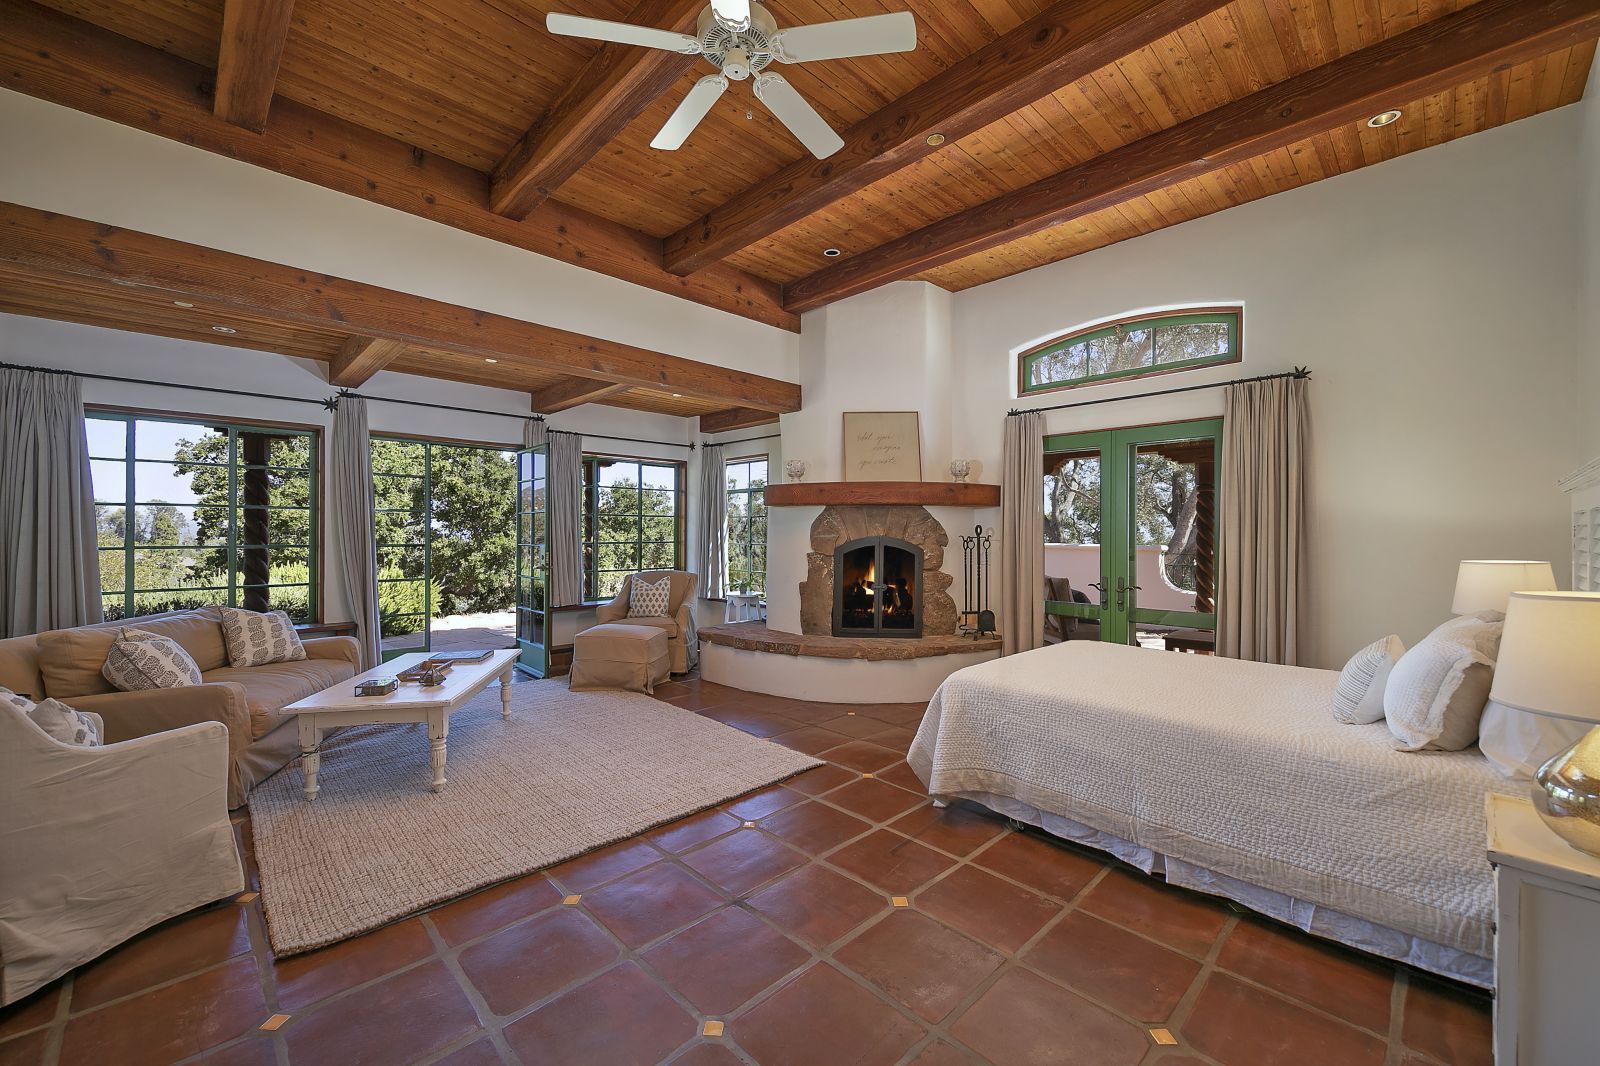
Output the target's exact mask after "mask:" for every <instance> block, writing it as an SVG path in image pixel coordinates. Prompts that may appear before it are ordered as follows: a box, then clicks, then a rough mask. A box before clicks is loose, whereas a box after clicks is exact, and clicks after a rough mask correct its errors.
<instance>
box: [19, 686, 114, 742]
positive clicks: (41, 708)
mask: <svg viewBox="0 0 1600 1066" xmlns="http://www.w3.org/2000/svg"><path fill="white" fill-rule="evenodd" d="M0 704H5V705H7V706H10V707H11V708H13V709H14V710H16V711H17V712H19V713H21V714H23V715H25V716H27V718H28V720H29V721H31V722H33V724H34V725H36V726H38V727H39V728H40V729H42V730H44V732H45V734H46V735H47V736H49V737H51V738H52V739H54V740H58V741H60V742H61V743H63V744H72V745H74V746H76V747H82V748H98V747H99V746H100V745H101V742H102V741H101V736H102V734H101V732H100V728H101V726H100V716H99V715H97V714H90V713H88V712H87V711H77V710H73V709H72V708H71V707H68V706H67V705H66V704H65V703H62V702H60V701H59V700H45V701H43V702H42V703H34V702H33V701H32V700H30V699H28V698H27V697H26V696H19V695H17V694H16V693H15V692H12V691H11V690H10V689H8V688H0Z"/></svg>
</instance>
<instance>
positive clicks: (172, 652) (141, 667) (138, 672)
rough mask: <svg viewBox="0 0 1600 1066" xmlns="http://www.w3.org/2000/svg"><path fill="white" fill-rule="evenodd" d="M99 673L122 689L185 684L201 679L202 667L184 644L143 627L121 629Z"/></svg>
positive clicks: (141, 690)
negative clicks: (196, 662) (184, 647)
mask: <svg viewBox="0 0 1600 1066" xmlns="http://www.w3.org/2000/svg"><path fill="white" fill-rule="evenodd" d="M100 673H101V674H103V675H104V676H105V679H106V680H107V681H109V682H111V683H112V684H113V685H115V686H116V687H117V689H118V691H121V692H143V691H146V690H147V689H153V688H184V687H186V686H188V685H198V684H199V683H200V667H199V666H197V665H195V661H194V659H193V658H191V657H190V655H189V653H188V652H186V651H184V650H183V647H182V645H180V644H179V643H178V642H177V641H175V640H173V639H172V638H171V637H163V636H162V635H161V634H159V633H151V632H148V631H146V630H143V629H123V630H120V631H118V633H117V639H116V640H115V641H113V642H112V645H111V650H110V651H108V652H107V653H106V661H105V665H103V666H101V667H100Z"/></svg>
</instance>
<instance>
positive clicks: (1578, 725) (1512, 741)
mask: <svg viewBox="0 0 1600 1066" xmlns="http://www.w3.org/2000/svg"><path fill="white" fill-rule="evenodd" d="M1593 728H1594V727H1593V726H1592V725H1590V724H1589V723H1588V722H1569V721H1567V720H1566V719H1565V718H1546V717H1545V716H1544V715H1542V714H1529V713H1528V712H1527V711H1518V710H1515V709H1513V708H1511V707H1507V706H1506V705H1505V704H1503V703H1497V702H1495V701H1494V700H1490V701H1489V705H1488V706H1487V707H1485V708H1484V709H1483V721H1482V722H1480V723H1479V725H1478V747H1480V748H1482V749H1483V754H1484V757H1485V758H1487V759H1488V760H1489V761H1490V762H1491V763H1493V764H1494V768H1495V769H1496V770H1499V771H1500V772H1501V773H1502V774H1504V775H1505V776H1506V777H1520V778H1523V779H1525V780H1532V779H1533V775H1534V774H1535V773H1536V772H1538V769H1539V767H1541V766H1543V765H1544V764H1545V763H1546V762H1547V761H1549V760H1550V759H1551V758H1552V757H1553V756H1555V755H1557V754H1559V753H1561V752H1563V751H1566V750H1567V749H1568V748H1570V747H1572V745H1574V744H1576V743H1577V742H1578V741H1579V740H1581V739H1583V737H1584V735H1585V734H1587V733H1588V732H1589V730H1590V729H1593Z"/></svg>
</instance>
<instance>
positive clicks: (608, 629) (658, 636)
mask: <svg viewBox="0 0 1600 1066" xmlns="http://www.w3.org/2000/svg"><path fill="white" fill-rule="evenodd" d="M666 654H667V635H666V634H665V633H663V632H662V631H661V630H660V629H659V628H656V627H653V626H637V625H634V624H633V620H630V621H629V622H628V624H627V625H623V624H622V623H620V622H610V623H607V624H606V625H599V626H591V627H590V628H588V629H585V630H584V631H583V632H582V633H579V634H578V635H577V636H576V637H574V638H573V641H572V655H573V659H574V660H575V661H576V660H579V659H582V660H585V661H588V662H614V663H650V662H654V661H655V660H657V659H659V658H662V657H664V656H665V655H666Z"/></svg>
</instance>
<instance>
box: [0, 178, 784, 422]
mask: <svg viewBox="0 0 1600 1066" xmlns="http://www.w3.org/2000/svg"><path fill="white" fill-rule="evenodd" d="M0 271H9V272H12V273H16V274H21V275H24V276H31V277H39V278H46V279H61V280H67V281H75V282H94V283H97V284H101V285H110V286H117V287H118V288H119V289H121V290H122V291H131V292H144V293H149V294H152V295H156V296H160V297H162V298H164V299H168V300H173V299H181V300H187V301H192V302H195V303H200V304H204V305H205V306H207V307H214V308H219V309H225V310H232V311H235V312H238V313H241V314H249V315H253V316H257V317H259V318H263V319H268V320H271V321H276V322H290V323H298V324H300V325H303V326H311V327H316V328H320V329H324V330H337V331H339V332H341V333H347V334H356V335H360V336H362V337H371V338H374V339H379V340H388V341H395V342H400V343H401V344H405V345H419V346H421V347H425V348H435V349H439V350H442V351H450V352H456V353H459V354H463V355H471V356H476V357H478V358H482V359H494V360H497V361H499V362H515V363H521V364H523V365H529V366H541V367H546V368H549V369H553V370H559V371H561V372H562V373H564V374H569V375H573V376H576V377H583V378H595V379H599V380H602V381H606V382H609V383H616V384H626V385H629V386H637V387H642V388H649V389H659V390H662V391H665V392H677V393H682V394H683V395H685V396H693V397H696V398H698V399H705V400H713V401H717V402H726V403H728V404H729V405H730V406H741V407H755V408H759V409H762V410H772V411H795V410H798V409H799V407H800V386H799V385H796V384H794V383H793V382H788V381H779V380H777V379H775V378H768V377H762V376H760V375H758V374H748V373H745V372H743V371H739V370H730V369H727V368H724V367H718V366H712V365H711V364H709V363H701V362H697V361H695V360H692V359H683V358H680V357H678V356H673V355H665V354H662V353H660V352H652V351H648V350H646V349H643V348H636V347H633V346H632V345H628V344H621V343H618V342H616V341H608V340H601V339H599V338H596V337H587V336H584V335H583V334H580V333H572V332H570V331H568V330H563V329H557V328H555V327H553V326H545V325H539V324H536V323H533V322H527V321H524V320H522V319H517V318H508V317H506V316H504V315H496V314H491V313H489V312H486V311H477V310H474V309H472V308H468V307H461V306H459V305H456V304H448V303H443V302H441V301H438V300H430V299H427V298H425V297H421V296H413V295H411V294H410V293H403V292H396V291H394V290H392V289H383V288H379V287H378V286H376V285H368V284H366V283H364V282H359V281H350V280H347V279H344V278H338V277H334V276H332V275H329V274H318V273H314V272H312V271H306V270H299V269H297V268H295V267H292V266H284V265H281V264H278V263H268V262H264V261H262V260H259V259H251V258H249V257H247V256H242V255H237V254H235V253H233V252H225V251H219V250H217V249H213V248H203V247H200V246H199V245H194V244H186V243H184V242H183V241H176V240H171V239H169V238H166V237H158V236H155V235H153V234H148V233H140V232H138V231H136V230H127V229H119V228H117V227H114V226H107V225H103V224H101V223H98V222H91V221H88V220H86V219H80V218H73V217H71V216H68V215H58V214H53V213H50V212H45V211H39V210H37V209H35V208H31V207H24V206H21V205H18V204H6V203H0Z"/></svg>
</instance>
